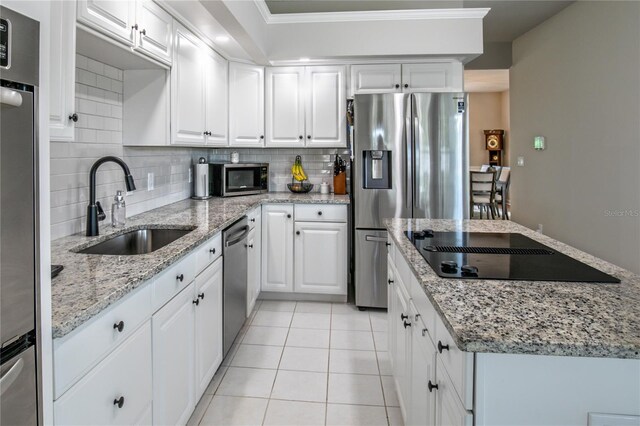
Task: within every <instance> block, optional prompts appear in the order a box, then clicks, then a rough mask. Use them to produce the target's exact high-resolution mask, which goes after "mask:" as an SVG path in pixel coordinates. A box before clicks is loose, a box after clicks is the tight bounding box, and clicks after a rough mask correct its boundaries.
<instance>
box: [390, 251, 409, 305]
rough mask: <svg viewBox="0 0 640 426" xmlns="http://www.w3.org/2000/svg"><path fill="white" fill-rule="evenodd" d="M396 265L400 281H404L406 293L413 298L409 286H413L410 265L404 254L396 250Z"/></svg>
mask: <svg viewBox="0 0 640 426" xmlns="http://www.w3.org/2000/svg"><path fill="white" fill-rule="evenodd" d="M394 263H395V265H396V271H398V275H400V279H401V280H402V283H403V286H404V291H405V292H406V293H408V294H409V296H411V294H410V293H409V286H410V285H411V280H413V272H411V269H410V268H409V264H407V261H406V260H404V257H402V254H401V253H400V252H399V251H398V250H395V260H394Z"/></svg>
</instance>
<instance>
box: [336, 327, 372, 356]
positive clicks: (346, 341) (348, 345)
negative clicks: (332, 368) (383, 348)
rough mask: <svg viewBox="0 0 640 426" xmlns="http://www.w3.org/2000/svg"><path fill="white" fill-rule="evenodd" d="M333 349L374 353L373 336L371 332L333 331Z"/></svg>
mask: <svg viewBox="0 0 640 426" xmlns="http://www.w3.org/2000/svg"><path fill="white" fill-rule="evenodd" d="M331 349H354V350H359V351H373V350H375V347H374V345H373V334H372V333H371V332H370V331H354V330H333V331H332V332H331Z"/></svg>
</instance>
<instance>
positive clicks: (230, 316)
mask: <svg viewBox="0 0 640 426" xmlns="http://www.w3.org/2000/svg"><path fill="white" fill-rule="evenodd" d="M248 235H249V220H248V218H247V217H246V216H245V217H244V218H243V219H240V220H239V221H238V222H236V223H235V224H233V225H231V226H230V227H229V228H227V229H226V230H224V231H223V232H222V247H223V254H222V255H223V259H224V260H223V270H222V271H223V272H222V273H223V299H222V300H223V301H222V305H223V308H222V310H223V328H224V333H223V339H222V341H223V347H224V354H225V355H226V354H227V353H228V352H229V349H231V345H232V344H233V341H234V340H235V338H236V336H237V335H238V332H239V331H240V329H241V328H242V325H243V324H244V321H245V320H246V319H247V312H246V310H247V270H248V266H249V265H248V258H247V237H248Z"/></svg>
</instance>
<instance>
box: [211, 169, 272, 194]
mask: <svg viewBox="0 0 640 426" xmlns="http://www.w3.org/2000/svg"><path fill="white" fill-rule="evenodd" d="M209 182H210V186H209V187H210V188H211V195H214V196H217V197H233V196H236V195H252V194H262V193H264V192H269V164H267V163H236V164H232V163H210V164H209Z"/></svg>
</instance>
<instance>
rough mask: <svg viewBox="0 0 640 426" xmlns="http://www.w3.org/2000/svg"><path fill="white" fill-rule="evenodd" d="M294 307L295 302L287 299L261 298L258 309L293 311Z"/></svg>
mask: <svg viewBox="0 0 640 426" xmlns="http://www.w3.org/2000/svg"><path fill="white" fill-rule="evenodd" d="M295 309H296V302H293V301H289V300H263V301H262V304H261V305H260V308H259V310H260V311H273V312H293V311H294V310H295Z"/></svg>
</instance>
